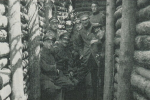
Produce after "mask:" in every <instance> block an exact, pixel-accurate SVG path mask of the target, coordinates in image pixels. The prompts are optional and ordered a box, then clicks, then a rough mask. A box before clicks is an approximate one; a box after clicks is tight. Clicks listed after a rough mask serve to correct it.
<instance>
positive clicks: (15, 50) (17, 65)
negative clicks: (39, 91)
mask: <svg viewBox="0 0 150 100" xmlns="http://www.w3.org/2000/svg"><path fill="white" fill-rule="evenodd" d="M20 18H21V17H20V0H9V41H10V65H11V71H12V82H11V83H12V84H11V87H12V96H11V99H12V100H23V99H24V92H23V70H22V67H21V63H22V57H21V55H22V41H21V38H22V36H21V35H22V33H21V19H20ZM18 87H19V88H18Z"/></svg>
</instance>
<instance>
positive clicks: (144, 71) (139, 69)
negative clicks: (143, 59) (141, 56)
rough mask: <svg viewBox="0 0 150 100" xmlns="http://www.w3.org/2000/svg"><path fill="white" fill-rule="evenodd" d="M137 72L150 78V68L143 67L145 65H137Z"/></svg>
mask: <svg viewBox="0 0 150 100" xmlns="http://www.w3.org/2000/svg"><path fill="white" fill-rule="evenodd" d="M135 72H136V73H137V74H139V75H141V76H142V77H144V78H146V79H148V80H150V70H149V69H146V68H143V67H136V68H135Z"/></svg>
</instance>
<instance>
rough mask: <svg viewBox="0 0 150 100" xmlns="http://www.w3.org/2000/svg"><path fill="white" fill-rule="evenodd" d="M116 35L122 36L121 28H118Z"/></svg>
mask: <svg viewBox="0 0 150 100" xmlns="http://www.w3.org/2000/svg"><path fill="white" fill-rule="evenodd" d="M115 35H116V37H121V29H118V30H117V31H116V34H115Z"/></svg>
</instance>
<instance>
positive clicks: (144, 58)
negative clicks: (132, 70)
mask: <svg viewBox="0 0 150 100" xmlns="http://www.w3.org/2000/svg"><path fill="white" fill-rule="evenodd" d="M149 55H150V51H135V52H134V60H135V62H136V63H139V64H143V65H149V64H150V56H149Z"/></svg>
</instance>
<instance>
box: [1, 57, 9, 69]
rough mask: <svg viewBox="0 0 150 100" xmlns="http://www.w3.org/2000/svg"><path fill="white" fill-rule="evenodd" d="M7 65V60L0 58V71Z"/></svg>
mask: <svg viewBox="0 0 150 100" xmlns="http://www.w3.org/2000/svg"><path fill="white" fill-rule="evenodd" d="M7 64H8V59H7V58H1V59H0V69H2V68H4V67H6V65H7Z"/></svg>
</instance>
